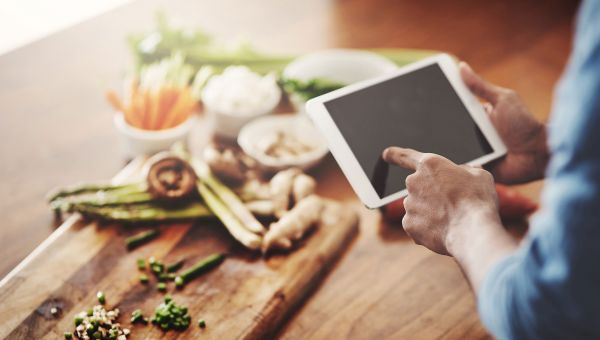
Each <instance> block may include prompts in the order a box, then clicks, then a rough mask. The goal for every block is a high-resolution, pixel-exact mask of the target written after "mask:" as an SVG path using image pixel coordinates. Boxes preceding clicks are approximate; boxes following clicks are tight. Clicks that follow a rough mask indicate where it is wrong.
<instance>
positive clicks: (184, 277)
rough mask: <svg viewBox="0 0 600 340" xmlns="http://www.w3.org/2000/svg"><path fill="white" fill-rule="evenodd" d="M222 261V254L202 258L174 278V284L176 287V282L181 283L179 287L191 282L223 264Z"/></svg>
mask: <svg viewBox="0 0 600 340" xmlns="http://www.w3.org/2000/svg"><path fill="white" fill-rule="evenodd" d="M223 260H225V255H224V254H220V253H217V254H212V255H210V256H208V257H206V258H204V259H203V260H201V261H200V262H198V263H196V264H195V265H193V266H192V267H191V268H189V269H187V270H185V271H184V272H183V273H181V274H180V275H179V276H177V278H175V284H176V285H177V282H178V281H179V282H181V285H183V284H185V283H188V282H190V281H191V280H193V279H194V278H196V277H198V276H200V275H202V274H204V273H206V272H207V271H209V270H211V269H212V268H214V267H216V266H218V265H220V264H221V262H223ZM178 278H179V279H178ZM178 286H179V285H178Z"/></svg>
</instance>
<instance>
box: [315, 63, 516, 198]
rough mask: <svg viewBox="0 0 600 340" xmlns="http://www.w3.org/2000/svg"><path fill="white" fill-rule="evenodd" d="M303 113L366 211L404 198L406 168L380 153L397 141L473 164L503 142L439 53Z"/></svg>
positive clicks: (493, 154)
mask: <svg viewBox="0 0 600 340" xmlns="http://www.w3.org/2000/svg"><path fill="white" fill-rule="evenodd" d="M306 111H307V113H308V115H309V116H310V117H311V119H312V120H313V122H314V123H315V125H316V126H317V128H318V129H319V130H320V131H321V132H322V134H323V135H324V137H325V139H326V140H327V143H328V146H329V149H330V151H331V153H332V154H333V156H334V158H335V159H336V161H337V163H338V164H339V166H340V168H341V169H342V171H343V173H344V175H345V176H346V177H347V178H348V181H349V182H350V185H351V186H352V188H353V189H354V191H355V192H356V194H357V195H358V197H359V198H360V200H361V201H362V202H363V203H364V204H365V205H366V206H367V207H368V208H377V207H380V206H382V205H385V204H387V203H389V202H392V201H394V200H396V199H399V198H401V197H403V196H406V194H407V192H406V185H405V180H406V177H407V176H408V175H409V174H410V173H411V172H410V171H409V170H406V169H402V168H400V167H397V166H390V165H388V164H387V163H386V162H384V161H383V159H382V157H381V154H382V152H383V150H385V149H386V148H387V147H389V146H400V147H405V148H411V149H415V150H418V151H421V152H431V153H436V154H439V155H442V156H444V157H446V158H448V159H450V160H452V161H453V162H455V163H457V164H471V165H481V164H484V163H486V162H489V161H491V160H493V159H496V158H498V157H500V156H502V155H504V154H505V153H506V147H505V146H504V144H503V143H502V140H501V139H500V137H499V136H498V133H497V132H496V130H495V128H494V127H493V125H492V124H491V122H490V120H489V118H488V116H487V114H486V113H485V111H484V109H483V106H482V105H481V103H480V102H479V101H478V100H477V98H475V97H474V96H473V95H472V94H471V92H470V91H469V90H468V89H467V87H466V86H465V85H464V83H463V81H462V79H461V77H460V74H459V70H458V67H457V65H456V63H455V61H454V59H452V57H450V56H449V55H447V54H439V55H436V56H433V57H430V58H427V59H424V60H421V61H418V62H416V63H413V64H410V65H408V66H405V67H402V68H400V69H398V70H397V71H393V72H392V73H391V74H389V75H385V76H383V77H378V78H375V79H371V80H366V81H363V82H360V83H355V84H352V85H349V86H346V87H343V88H341V89H339V90H335V91H333V92H329V93H327V94H324V95H322V96H319V97H316V98H313V99H311V100H309V101H308V102H307V103H306Z"/></svg>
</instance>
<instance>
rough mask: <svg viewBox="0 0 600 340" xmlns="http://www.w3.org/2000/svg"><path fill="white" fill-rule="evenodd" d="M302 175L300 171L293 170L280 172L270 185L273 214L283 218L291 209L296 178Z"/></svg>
mask: <svg viewBox="0 0 600 340" xmlns="http://www.w3.org/2000/svg"><path fill="white" fill-rule="evenodd" d="M300 173H302V172H301V171H300V169H297V168H291V169H287V170H283V171H280V172H278V173H277V174H276V175H275V176H273V178H272V179H271V182H270V183H269V185H270V188H271V199H272V200H273V213H274V214H275V217H277V218H281V217H282V216H283V215H284V214H285V213H286V212H287V211H288V209H289V206H290V195H291V193H292V189H293V186H294V178H296V176H297V175H298V174H300Z"/></svg>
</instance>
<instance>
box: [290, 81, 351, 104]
mask: <svg viewBox="0 0 600 340" xmlns="http://www.w3.org/2000/svg"><path fill="white" fill-rule="evenodd" d="M282 83H283V88H284V89H285V90H286V91H287V92H288V93H294V94H297V95H298V96H300V98H302V99H303V100H309V99H311V98H314V97H318V96H320V95H322V94H325V93H328V92H331V91H335V90H337V89H339V88H342V87H344V84H341V83H339V82H335V81H331V80H327V79H322V78H315V79H310V80H299V79H284V80H282Z"/></svg>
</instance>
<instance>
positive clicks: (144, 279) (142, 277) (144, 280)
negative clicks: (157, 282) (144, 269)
mask: <svg viewBox="0 0 600 340" xmlns="http://www.w3.org/2000/svg"><path fill="white" fill-rule="evenodd" d="M149 281H150V279H149V278H148V275H146V274H141V275H140V283H143V284H147V283H148V282H149Z"/></svg>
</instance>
